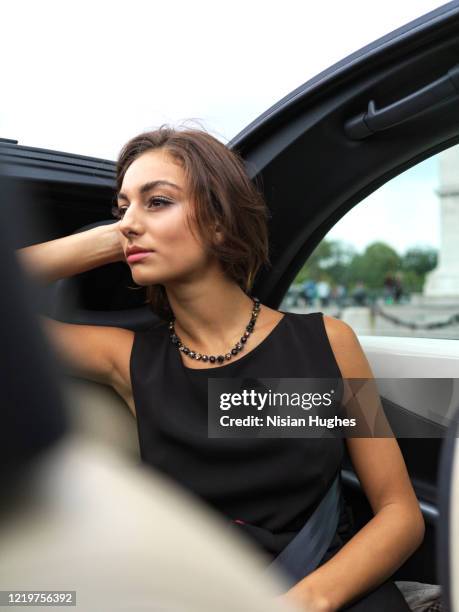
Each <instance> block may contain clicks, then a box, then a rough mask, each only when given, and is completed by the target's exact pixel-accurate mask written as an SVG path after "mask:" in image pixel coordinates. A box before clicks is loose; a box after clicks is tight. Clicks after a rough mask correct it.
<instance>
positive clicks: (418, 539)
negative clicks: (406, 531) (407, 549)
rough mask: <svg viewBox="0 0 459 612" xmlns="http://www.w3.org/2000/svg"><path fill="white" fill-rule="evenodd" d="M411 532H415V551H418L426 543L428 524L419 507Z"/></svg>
mask: <svg viewBox="0 0 459 612" xmlns="http://www.w3.org/2000/svg"><path fill="white" fill-rule="evenodd" d="M410 530H411V531H412V532H413V540H414V549H413V552H414V551H415V550H417V549H418V548H419V547H420V546H421V544H422V543H423V541H424V536H425V532H426V524H425V520H424V517H423V515H422V512H421V509H420V507H419V505H418V506H417V507H416V510H415V516H413V519H412V523H411V527H410Z"/></svg>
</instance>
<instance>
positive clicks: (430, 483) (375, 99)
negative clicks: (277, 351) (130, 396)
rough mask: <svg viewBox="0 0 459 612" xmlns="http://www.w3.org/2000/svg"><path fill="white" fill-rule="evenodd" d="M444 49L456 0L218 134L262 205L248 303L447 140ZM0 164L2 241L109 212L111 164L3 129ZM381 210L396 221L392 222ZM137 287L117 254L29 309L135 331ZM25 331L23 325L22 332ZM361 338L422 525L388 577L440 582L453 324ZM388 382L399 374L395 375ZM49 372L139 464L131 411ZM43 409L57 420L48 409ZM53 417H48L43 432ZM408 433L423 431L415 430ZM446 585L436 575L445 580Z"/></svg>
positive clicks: (457, 16) (450, 141)
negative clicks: (434, 330) (228, 136)
mask: <svg viewBox="0 0 459 612" xmlns="http://www.w3.org/2000/svg"><path fill="white" fill-rule="evenodd" d="M458 58H459V6H458V3H456V2H451V3H448V4H446V5H444V6H443V7H440V8H439V9H436V10H435V11H432V12H431V13H428V14H427V15H425V16H423V17H420V18H419V19H417V20H415V21H413V22H410V23H409V24H407V25H406V26H403V27H402V28H399V29H397V30H395V31H394V32H391V33H390V34H387V35H386V36H384V37H382V38H380V39H378V40H377V41H375V42H374V43H371V44H370V45H367V46H366V47H364V48H362V49H360V50H359V51H357V52H355V53H353V54H352V55H350V56H348V57H346V58H345V59H343V60H342V61H340V62H338V63H337V64H335V65H333V66H332V67H330V68H329V69H327V70H325V71H324V72H322V73H320V74H319V75H317V76H316V77H314V78H313V79H311V80H309V81H307V82H306V83H305V84H303V85H301V86H300V87H298V88H297V89H296V90H294V91H292V92H291V93H290V94H289V95H288V96H286V97H285V98H283V99H282V100H280V101H279V102H278V103H276V104H275V105H274V106H272V107H271V108H269V109H268V110H267V111H266V112H265V113H263V114H262V115H261V116H260V117H258V118H257V119H256V120H255V121H253V122H252V123H251V124H250V125H248V126H247V127H246V128H245V129H244V130H243V131H241V132H240V133H239V134H238V135H237V136H236V137H235V138H234V139H233V140H231V141H230V142H229V143H228V146H229V147H230V148H232V149H234V150H236V151H238V152H239V153H240V154H241V155H242V156H243V158H244V161H245V163H246V167H247V171H248V173H249V175H250V176H251V178H252V179H253V180H254V182H256V184H257V185H258V186H259V188H260V189H261V190H262V191H263V194H264V196H265V199H266V201H267V203H268V206H269V209H270V213H271V215H272V216H271V220H270V244H271V247H270V249H271V250H270V259H271V263H272V266H271V267H270V268H269V269H266V270H265V269H264V270H262V271H261V272H260V274H259V275H258V276H257V278H256V281H255V286H254V292H253V293H254V295H257V296H258V297H259V298H260V299H261V301H262V303H265V304H267V305H268V306H270V307H271V308H279V305H280V304H281V303H282V300H283V299H284V297H285V295H286V293H287V291H288V290H289V287H290V286H291V285H292V283H293V282H294V280H295V277H296V275H297V273H298V271H299V270H300V268H301V267H302V266H303V264H304V263H305V261H307V259H308V257H309V256H310V255H311V253H313V251H314V249H315V248H316V247H317V246H318V244H319V243H320V241H321V240H322V239H323V238H324V236H326V235H327V233H328V232H329V231H330V230H331V229H332V228H333V227H334V226H335V225H336V224H337V223H338V222H339V221H340V220H341V219H342V218H343V217H344V216H345V215H346V214H347V213H348V212H349V211H351V210H352V209H353V208H354V207H356V206H357V205H358V204H359V203H360V202H362V200H364V198H366V197H367V196H369V195H370V194H371V193H373V192H375V191H376V190H377V189H378V188H379V187H381V186H382V185H384V184H385V183H387V182H388V181H390V180H391V179H393V178H394V177H397V176H399V175H401V174H402V173H403V172H405V171H407V170H409V169H410V168H414V167H416V166H417V165H418V164H420V163H421V162H423V161H424V160H426V159H429V158H431V157H432V156H434V155H437V154H439V153H441V152H443V151H445V150H447V149H449V148H451V147H453V146H455V145H457V144H459V113H458V105H457V102H458V95H459V63H458V62H459V60H458ZM0 161H1V162H2V166H3V179H2V180H3V182H4V184H5V185H6V186H8V188H11V189H13V188H14V189H16V190H17V189H22V190H24V189H26V192H27V195H24V197H19V198H18V200H17V202H15V203H14V215H15V217H17V219H18V226H19V227H21V228H23V231H22V232H21V234H20V235H19V234H18V235H16V236H14V238H13V241H14V248H21V247H24V246H27V245H29V244H34V243H38V242H44V241H47V240H52V239H54V238H58V237H61V236H64V235H68V234H71V233H74V232H81V231H84V230H86V229H89V228H90V227H94V226H96V225H101V224H105V223H112V222H114V220H113V219H111V218H110V208H111V205H112V203H113V198H114V185H115V162H114V161H111V160H103V159H98V158H94V157H86V156H82V155H73V154H71V153H65V152H57V151H49V150H46V149H39V148H34V147H27V146H24V145H21V144H19V143H18V142H17V141H11V140H7V139H0ZM30 219H33V223H30ZM393 221H394V223H397V219H396V218H394V219H393ZM407 231H410V230H409V228H407ZM145 298H146V295H145V289H144V288H143V287H139V286H135V283H134V282H133V280H132V277H131V274H130V269H129V266H128V265H127V264H126V263H124V262H117V263H113V264H109V265H106V266H101V267H99V268H97V269H94V270H91V271H88V272H86V273H83V274H80V275H78V276H76V277H72V278H65V279H60V280H58V281H56V282H54V283H51V284H50V285H49V286H47V287H45V288H43V295H42V296H41V298H40V299H39V304H38V306H37V307H38V308H39V311H40V312H41V313H44V314H47V315H48V316H50V317H52V318H55V319H56V320H61V321H65V322H69V323H79V324H93V325H109V326H118V327H123V328H126V329H131V330H140V329H146V328H148V327H149V326H150V325H151V324H152V323H154V322H155V320H156V315H155V314H154V313H153V312H152V311H151V310H150V308H149V306H148V305H147V304H146V303H145ZM458 306H459V304H458ZM6 316H7V315H6V314H5V315H4V317H6ZM9 316H10V315H9ZM26 333H27V330H26V329H25V328H24V342H26V340H25V338H26ZM359 340H360V343H361V345H362V347H363V349H364V351H365V354H366V356H367V358H368V360H369V362H370V365H371V367H372V370H373V373H374V376H375V378H376V379H378V381H381V387H380V391H381V401H382V405H383V407H384V410H385V412H386V414H387V417H388V419H389V422H390V423H391V424H392V425H393V426H394V430H397V431H401V432H402V433H403V432H404V435H401V436H399V438H398V442H399V445H400V448H401V451H402V453H403V456H404V459H405V462H406V464H407V467H408V471H409V474H410V478H411V481H412V483H413V487H414V489H415V491H416V494H417V496H418V499H419V502H420V507H421V509H422V512H423V516H424V519H425V522H426V533H425V538H424V541H423V543H422V545H421V546H420V547H419V549H418V550H417V551H416V552H415V553H414V554H413V555H412V556H411V557H410V558H409V559H408V560H407V561H406V562H405V563H404V564H403V565H402V566H401V567H400V568H399V570H397V572H396V574H395V576H394V578H395V580H401V581H417V582H421V583H428V584H443V583H442V582H441V578H442V576H441V575H440V574H441V572H440V571H439V566H440V565H441V563H437V560H438V556H437V552H438V551H437V547H438V538H439V528H440V527H441V528H444V527H445V524H444V522H443V521H442V520H441V508H440V506H439V474H440V473H441V469H442V470H443V472H449V471H451V463H450V464H449V465H447V463H445V462H444V463H443V467H442V466H441V456H442V451H443V450H444V449H443V441H444V439H445V436H446V433H447V430H448V427H447V423H446V424H445V422H436V421H435V420H432V419H429V418H426V414H429V407H431V406H432V403H434V402H436V401H439V400H438V398H442V397H444V398H447V400H445V403H448V402H449V404H448V406H449V408H448V414H447V415H446V416H448V420H451V425H450V427H454V415H455V409H456V408H457V407H458V406H459V390H458V382H459V381H458V379H457V372H459V335H457V336H456V338H455V339H445V338H422V337H413V336H412V337H409V338H407V337H404V336H403V335H399V336H393V337H388V336H385V337H382V336H381V337H379V336H377V335H372V336H365V335H360V336H359ZM11 341H12V342H13V340H11ZM38 378H39V376H38V373H37V380H35V379H34V382H33V385H27V386H24V393H33V392H34V388H37V387H34V386H35V385H37V384H38V382H37V381H38ZM396 379H401V380H400V384H397V381H396ZM62 380H65V385H64V386H63V393H64V394H65V395H66V396H67V397H68V398H69V400H70V401H71V402H74V405H78V406H79V408H78V409H77V410H74V411H72V416H71V418H72V419H73V420H74V423H75V426H76V427H78V428H81V429H83V430H84V431H85V432H86V434H87V435H89V436H93V438H94V439H96V438H97V440H98V441H102V442H103V443H104V444H106V445H108V446H109V447H111V448H116V449H118V450H119V452H120V453H121V454H122V455H123V456H129V457H130V458H131V459H134V460H139V457H138V443H137V430H136V422H135V419H134V418H133V417H132V415H131V414H130V413H129V411H128V410H127V409H126V405H125V404H124V402H123V400H122V399H121V398H119V397H118V396H117V394H116V393H115V392H114V391H113V390H111V389H109V388H108V387H103V386H101V385H99V384H97V383H93V382H89V381H84V380H81V379H78V378H77V377H75V376H72V375H71V373H69V372H63V373H62ZM95 397H97V398H100V399H101V401H100V404H101V405H102V404H103V405H104V407H103V409H102V408H101V411H100V419H99V418H98V419H94V415H93V411H92V410H91V409H90V406H91V405H92V402H91V399H94V398H95ZM50 405H52V402H51V403H50ZM54 412H55V414H54V418H56V419H57V421H59V417H58V416H56V414H57V413H58V411H57V410H56V411H54ZM50 413H51V412H50ZM27 418H29V417H27ZM33 418H36V415H34V417H33ZM38 420H39V419H38ZM96 421H97V422H96ZM61 426H62V425H60V424H59V425H56V426H55V427H56V431H57V433H58V432H59V427H61ZM31 428H32V429H33V428H34V426H33V425H32V426H31ZM51 431H53V428H52V427H51V428H50V429H49V430H48V432H51ZM412 431H416V432H418V434H419V432H421V433H422V435H417V437H413V436H412V435H411V433H410V432H412ZM49 435H51V433H50V434H49ZM56 435H57V434H56ZM455 455H456V456H457V452H456V453H455ZM457 473H458V470H457V467H455V472H454V478H452V480H451V482H452V481H454V483H455V484H454V486H455V488H456V489H457ZM342 475H343V482H344V485H345V490H344V494H345V497H346V499H347V500H348V502H349V504H350V506H351V507H352V512H353V515H354V519H355V522H356V526H357V527H359V526H363V525H364V524H365V523H366V522H368V520H370V518H371V516H372V512H371V508H370V506H369V504H368V502H367V500H366V498H365V495H364V494H363V491H362V489H361V486H360V482H359V480H358V478H357V476H356V474H355V472H354V470H353V467H352V463H351V461H350V459H349V457H347V458H346V461H345V464H344V466H343V471H342ZM445 477H446V476H445ZM450 485H451V486H450V488H449V489H448V491H449V495H451V494H452V491H453V484H451V483H450ZM445 487H446V485H445ZM456 506H457V500H455V505H454V507H456ZM444 507H446V506H444ZM450 507H453V506H450ZM456 515H457V512H456ZM449 516H450V518H451V521H450V523H449V524H448V528H449V529H450V530H452V529H454V528H457V525H454V520H453V515H452V514H451V513H450V515H449ZM456 522H457V521H456ZM454 533H455V532H454ZM456 536H457V534H456V533H455V535H454V537H453V536H451V531H450V532H449V534H448V535H447V536H444V537H443V545H444V546H445V547H447V546H449V543H450V542H453V543H454V550H456V549H457V546H455V543H456V540H457V537H456ZM455 557H457V551H456V553H455V555H454V558H455ZM443 558H448V559H451V552H448V553H446V552H444V557H443ZM442 567H443V566H442ZM455 568H456V565H451V564H450V565H449V571H450V572H452V573H450V574H449V575H450V577H451V576H457V575H458V572H457V568H456V569H455ZM445 571H446V570H445ZM453 583H454V580H453V579H452V578H450V582H449V583H448V584H451V585H453ZM445 584H446V583H445ZM454 596H455V598H456V599H455V604H454V606H453V605H452V607H451V609H458V603H457V593H456V594H455V595H454Z"/></svg>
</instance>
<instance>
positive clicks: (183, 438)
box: [130, 312, 407, 610]
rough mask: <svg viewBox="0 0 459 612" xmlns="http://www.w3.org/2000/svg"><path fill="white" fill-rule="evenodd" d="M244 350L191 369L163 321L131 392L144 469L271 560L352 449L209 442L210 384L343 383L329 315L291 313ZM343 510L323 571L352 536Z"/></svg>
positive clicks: (141, 335)
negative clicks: (195, 500)
mask: <svg viewBox="0 0 459 612" xmlns="http://www.w3.org/2000/svg"><path fill="white" fill-rule="evenodd" d="M245 348H246V353H245V354H243V355H242V356H240V357H239V358H238V359H237V360H235V361H229V362H226V363H225V364H223V365H221V366H215V367H211V368H201V369H195V368H188V367H187V366H185V365H184V363H183V361H182V358H181V355H180V353H179V351H178V350H177V347H176V346H174V345H173V344H172V342H171V340H170V338H169V329H168V325H167V323H166V322H159V323H156V324H154V325H153V326H152V327H151V328H149V329H147V330H142V331H137V332H135V337H134V343H133V347H132V353H131V359H130V375H131V384H132V392H133V397H134V403H135V407H136V414H137V428H138V435H139V447H140V455H141V459H142V461H143V462H144V463H146V464H149V465H151V466H153V467H154V468H156V469H157V470H159V471H161V472H162V473H164V474H165V475H167V476H169V477H171V478H172V479H173V480H174V481H175V482H176V483H179V484H180V485H182V486H183V487H185V488H186V489H187V490H188V491H189V492H192V493H194V494H195V495H197V496H198V497H199V498H200V499H201V500H203V501H205V502H207V503H208V504H209V505H210V506H211V507H212V508H213V509H214V510H217V511H218V512H219V513H221V514H222V515H224V517H226V518H228V519H229V520H230V521H231V522H232V524H233V525H234V526H235V528H237V529H239V530H241V531H242V532H243V533H245V534H246V536H247V537H249V538H250V539H251V540H252V541H253V542H254V543H255V544H257V545H258V546H259V547H261V549H262V550H264V551H265V553H266V554H267V555H268V556H269V559H270V560H271V559H274V558H275V557H276V556H277V555H278V554H279V553H280V551H281V550H282V549H283V548H284V547H285V546H286V545H287V544H288V543H289V542H290V540H291V539H293V537H294V536H295V535H296V534H297V533H298V531H299V530H300V529H301V527H302V526H303V525H304V523H305V522H306V521H307V519H308V518H309V517H310V516H311V514H312V513H313V512H314V510H315V508H316V507H317V506H318V504H319V503H320V501H321V500H322V498H323V497H324V495H325V494H326V493H327V491H328V489H329V487H330V486H331V484H332V482H333V480H334V479H335V477H336V475H337V474H338V473H339V472H340V468H341V462H342V458H343V454H344V451H345V441H344V440H343V439H340V438H337V437H326V438H253V439H241V438H238V439H222V438H218V439H216V438H209V437H208V429H207V427H208V421H207V379H208V377H216V378H224V377H226V376H228V377H236V378H238V377H247V376H248V377H254V378H257V377H261V378H263V377H264V378H282V377H290V378H308V377H311V378H334V379H339V378H340V377H341V372H340V369H339V367H338V364H337V363H336V360H335V357H334V354H333V351H332V348H331V346H330V342H329V340H328V336H327V333H326V330H325V324H324V321H323V313H322V312H313V313H307V314H300V313H292V312H285V313H284V317H283V318H282V319H281V320H280V321H279V322H278V323H277V324H276V326H275V327H274V328H273V330H272V331H271V332H270V333H269V335H268V336H267V337H266V338H265V339H264V340H263V341H262V342H261V343H260V344H258V345H257V346H256V347H255V348H253V349H251V348H250V345H247V346H246V347H245ZM340 509H341V510H340V518H339V522H338V527H337V530H336V533H335V536H334V538H333V540H332V542H331V545H330V547H329V548H328V550H327V552H326V553H325V555H324V557H323V558H322V560H321V562H320V564H319V565H322V564H323V563H325V562H326V561H328V559H330V557H332V556H333V555H334V554H336V552H337V551H338V550H339V549H340V548H342V546H344V544H345V543H346V542H347V541H348V540H349V539H350V538H351V537H352V535H353V534H354V526H353V521H352V513H351V511H350V509H349V507H348V505H347V504H346V502H345V500H344V498H343V497H342V498H341V506H340ZM393 588H394V589H396V587H395V586H393ZM346 609H347V608H346ZM349 609H352V610H354V608H349ZM363 609H364V608H362V610H363ZM371 609H372V610H373V609H375V610H377V608H371ZM393 609H394V610H397V608H395V607H394V608H393ZM355 610H357V608H355ZM400 610H407V608H404V607H402V608H400Z"/></svg>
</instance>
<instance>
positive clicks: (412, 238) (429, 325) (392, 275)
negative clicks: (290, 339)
mask: <svg viewBox="0 0 459 612" xmlns="http://www.w3.org/2000/svg"><path fill="white" fill-rule="evenodd" d="M458 236H459V145H455V146H453V147H450V148H449V149H447V150H445V151H442V152H441V153H439V154H437V155H434V156H432V157H430V158H429V159H427V160H425V161H423V162H422V163H419V164H417V165H416V166H413V167H411V168H410V169H409V170H407V171H405V172H404V173H402V174H400V175H399V176H397V177H395V178H394V179H392V180H390V181H388V182H387V183H386V184H384V185H383V186H382V187H380V188H379V189H378V190H377V191H375V192H373V193H372V194H371V195H370V196H368V197H367V198H365V199H364V200H362V201H361V202H360V203H359V204H357V205H356V206H355V207H354V208H353V209H352V210H351V211H349V212H348V213H347V214H346V215H345V216H344V217H342V218H341V219H340V221H339V222H338V223H337V224H336V225H335V226H334V227H333V228H332V229H331V230H330V231H329V232H328V234H327V235H326V236H325V237H324V238H323V240H322V241H321V242H320V243H319V245H318V246H317V247H316V249H315V250H314V252H313V253H312V254H311V256H310V257H309V258H308V259H307V261H305V263H304V265H303V267H302V268H301V270H300V272H299V273H298V274H297V276H296V278H295V280H294V282H293V283H292V284H291V286H290V288H289V290H288V292H287V294H286V295H285V296H284V299H283V301H282V303H281V306H280V309H281V310H284V311H293V312H311V311H317V310H321V311H322V312H324V313H325V314H328V315H330V316H335V317H337V318H340V319H343V320H344V321H346V322H347V323H349V325H351V326H352V327H353V329H354V330H355V331H356V333H358V334H362V335H379V336H409V337H424V338H448V339H459V239H458Z"/></svg>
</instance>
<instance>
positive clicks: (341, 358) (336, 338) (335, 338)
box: [323, 314, 372, 378]
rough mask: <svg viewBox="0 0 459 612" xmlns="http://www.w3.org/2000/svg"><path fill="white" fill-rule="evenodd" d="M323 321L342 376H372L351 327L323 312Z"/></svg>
mask: <svg viewBox="0 0 459 612" xmlns="http://www.w3.org/2000/svg"><path fill="white" fill-rule="evenodd" d="M323 322H324V327H325V331H326V333H327V336H328V340H329V342H330V346H331V348H332V351H333V354H334V356H335V359H336V362H337V364H338V366H339V369H340V370H341V374H342V376H343V377H344V378H370V377H372V372H371V368H370V365H369V363H368V360H367V358H366V356H365V353H364V351H363V349H362V346H361V345H360V342H359V339H358V337H357V334H356V333H355V331H354V330H353V329H352V327H351V326H350V325H349V324H348V323H346V322H345V321H342V320H341V319H336V318H335V317H331V316H329V315H325V314H324V315H323Z"/></svg>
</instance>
